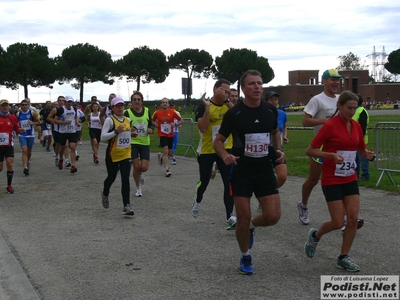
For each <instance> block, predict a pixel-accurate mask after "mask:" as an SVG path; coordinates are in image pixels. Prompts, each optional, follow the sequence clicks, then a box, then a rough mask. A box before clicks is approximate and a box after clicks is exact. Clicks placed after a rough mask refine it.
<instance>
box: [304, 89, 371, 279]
mask: <svg viewBox="0 0 400 300" xmlns="http://www.w3.org/2000/svg"><path fill="white" fill-rule="evenodd" d="M357 106H358V97H357V95H355V94H354V93H352V92H350V91H344V92H342V93H341V94H340V97H339V99H338V102H337V111H338V112H339V113H338V114H337V115H336V116H334V117H332V118H331V119H330V120H329V121H328V122H326V123H325V124H324V126H322V128H321V130H320V131H319V132H318V134H317V136H316V137H315V138H314V140H313V141H312V142H311V144H310V146H309V147H308V148H307V155H309V156H311V157H321V158H324V163H323V165H322V179H321V185H322V191H323V193H324V196H325V199H326V201H327V204H328V209H329V213H330V215H331V219H330V220H329V221H326V222H325V223H323V224H322V226H321V227H320V228H319V229H318V230H317V229H311V230H310V232H309V233H308V239H307V242H306V244H305V247H304V248H305V252H306V254H307V256H308V257H310V258H311V257H313V256H314V254H315V249H316V247H317V244H318V242H319V239H320V238H321V237H322V236H323V235H324V234H326V233H328V232H331V231H333V230H337V229H340V228H342V226H343V218H344V215H345V214H346V215H347V225H346V229H345V230H344V232H343V242H342V248H341V253H340V256H339V257H338V259H337V267H338V268H343V269H345V270H347V271H351V272H358V271H360V270H361V269H360V267H359V266H358V265H357V264H356V263H355V262H354V261H353V260H352V259H351V258H350V257H349V256H348V253H349V252H350V248H351V245H352V244H353V241H354V238H355V235H356V231H357V220H358V212H359V208H360V193H359V189H358V183H357V174H356V172H355V169H356V162H355V159H356V153H357V149H358V150H359V151H360V153H361V155H362V156H363V157H365V158H367V159H369V160H373V158H374V155H375V154H374V152H373V151H368V150H367V149H366V146H365V143H364V138H363V132H362V129H361V126H360V124H358V123H357V122H356V121H354V120H352V117H353V115H354V113H355V111H356V109H357ZM321 147H322V150H321V149H320V148H321Z"/></svg>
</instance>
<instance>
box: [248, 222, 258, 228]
mask: <svg viewBox="0 0 400 300" xmlns="http://www.w3.org/2000/svg"><path fill="white" fill-rule="evenodd" d="M249 228H250V229H254V228H256V226H254V225H253V220H250V226H249Z"/></svg>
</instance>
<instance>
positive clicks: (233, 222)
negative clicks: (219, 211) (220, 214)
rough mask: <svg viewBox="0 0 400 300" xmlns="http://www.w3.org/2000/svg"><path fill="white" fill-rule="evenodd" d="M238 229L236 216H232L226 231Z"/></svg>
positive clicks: (227, 222)
mask: <svg viewBox="0 0 400 300" xmlns="http://www.w3.org/2000/svg"><path fill="white" fill-rule="evenodd" d="M235 228H236V216H235V215H234V214H231V216H230V217H229V219H228V220H227V221H226V230H233V229H235Z"/></svg>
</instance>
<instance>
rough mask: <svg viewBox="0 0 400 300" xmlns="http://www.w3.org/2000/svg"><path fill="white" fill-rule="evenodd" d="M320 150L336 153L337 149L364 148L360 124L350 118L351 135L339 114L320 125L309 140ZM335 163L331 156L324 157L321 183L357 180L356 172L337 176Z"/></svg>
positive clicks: (328, 183) (352, 149)
mask: <svg viewBox="0 0 400 300" xmlns="http://www.w3.org/2000/svg"><path fill="white" fill-rule="evenodd" d="M322 145H323V149H322V151H324V152H331V153H336V152H337V151H338V150H345V151H356V150H357V149H365V143H364V138H363V132H362V129H361V126H360V124H358V123H357V122H356V121H354V120H351V137H350V135H349V133H348V132H347V128H346V121H345V120H344V119H342V117H340V116H339V115H337V116H335V117H333V118H332V119H330V120H329V121H327V122H326V123H325V124H324V126H322V127H321V129H320V131H319V132H318V134H317V136H316V137H315V138H314V139H313V141H312V142H311V146H313V147H315V148H320V147H321V146H322ZM335 172H336V164H335V161H334V160H333V158H324V162H323V164H322V179H321V185H322V186H327V185H334V184H344V183H349V182H351V181H354V180H357V173H356V172H354V174H352V175H350V176H344V177H342V176H337V175H335Z"/></svg>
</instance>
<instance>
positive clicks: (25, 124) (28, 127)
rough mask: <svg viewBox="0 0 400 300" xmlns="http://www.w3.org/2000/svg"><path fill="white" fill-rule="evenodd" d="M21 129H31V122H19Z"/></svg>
mask: <svg viewBox="0 0 400 300" xmlns="http://www.w3.org/2000/svg"><path fill="white" fill-rule="evenodd" d="M19 124H20V127H21V128H24V129H25V130H29V129H31V125H29V120H22V121H20V122H19Z"/></svg>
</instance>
